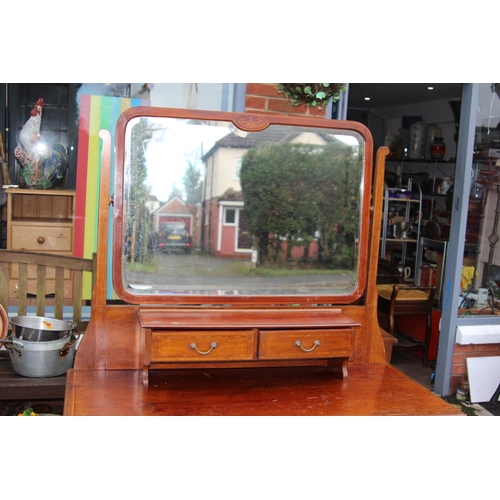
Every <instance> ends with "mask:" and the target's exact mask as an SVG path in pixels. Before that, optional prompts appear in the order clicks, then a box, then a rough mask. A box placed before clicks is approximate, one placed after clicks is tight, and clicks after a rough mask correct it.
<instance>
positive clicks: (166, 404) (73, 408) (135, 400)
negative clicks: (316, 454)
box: [64, 363, 464, 416]
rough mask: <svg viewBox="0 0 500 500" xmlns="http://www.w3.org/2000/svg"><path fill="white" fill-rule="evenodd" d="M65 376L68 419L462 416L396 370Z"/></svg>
mask: <svg viewBox="0 0 500 500" xmlns="http://www.w3.org/2000/svg"><path fill="white" fill-rule="evenodd" d="M150 377H151V379H150V385H149V386H147V387H144V386H143V385H142V384H141V382H140V372H139V371H134V370H123V371H122V370H116V371H74V370H70V371H69V372H68V374H67V385H66V397H65V409H64V414H65V415H103V416H104V415H112V416H116V415H138V416H141V415H142V416H147V415H158V416H160V415H164V416H167V415H176V416H190V415H197V416H203V415H212V416H218V415H220V416H222V415H234V416H237V415H244V416H257V415H259V416H260V415H282V416H292V415H309V416H313V415H318V416H319V415H331V416H356V415H363V416H372V415H382V416H383V415H414V416H421V415H422V416H423V415H464V414H463V413H461V412H460V411H459V410H457V409H455V408H454V407H452V406H450V405H449V404H447V403H446V402H444V401H443V400H442V399H441V398H439V397H438V396H437V395H435V394H433V393H431V392H429V391H428V390H427V389H425V388H424V387H422V386H421V385H419V384H418V383H416V382H415V381H413V380H411V379H410V378H409V377H407V376H406V375H404V374H403V373H401V372H400V371H399V370H397V369H396V368H394V367H393V366H391V365H390V364H383V363H381V364H366V365H355V366H351V367H350V368H349V377H348V379H347V380H339V379H336V378H334V377H333V376H332V374H331V373H329V372H328V371H327V370H326V369H325V368H323V367H294V368H265V369H261V368H259V369H255V368H250V369H226V370H214V369H212V370H204V369H191V370H165V371H161V372H160V371H158V372H154V371H152V372H151V374H150Z"/></svg>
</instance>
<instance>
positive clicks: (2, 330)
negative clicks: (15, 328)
mask: <svg viewBox="0 0 500 500" xmlns="http://www.w3.org/2000/svg"><path fill="white" fill-rule="evenodd" d="M8 330H9V317H8V316H7V313H6V312H5V309H4V308H3V306H2V305H1V304H0V339H4V338H6V337H7V331H8Z"/></svg>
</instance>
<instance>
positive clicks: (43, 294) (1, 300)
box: [0, 250, 96, 328]
mask: <svg viewBox="0 0 500 500" xmlns="http://www.w3.org/2000/svg"><path fill="white" fill-rule="evenodd" d="M13 265H16V266H17V267H18V270H17V277H16V280H17V297H15V298H13V297H9V280H11V279H12V278H11V277H12V276H13V274H12V273H11V266H13ZM95 267H96V258H95V254H94V256H93V258H92V259H84V258H80V257H72V256H67V255H54V254H46V253H40V252H24V251H17V250H0V305H2V306H3V308H4V309H5V310H6V311H8V308H9V305H12V304H15V305H17V313H18V315H19V316H25V315H26V314H27V311H28V305H29V304H31V303H32V302H33V300H34V302H35V306H36V315H37V316H45V311H46V308H47V306H52V305H53V306H54V317H55V318H56V319H63V309H64V306H65V305H71V306H72V320H73V321H74V322H75V323H76V324H77V326H79V327H80V328H84V327H85V325H86V323H84V322H82V303H83V300H82V299H83V281H84V280H83V276H84V273H85V272H88V273H91V274H92V291H93V290H94V282H95V277H96V273H95ZM32 268H36V271H34V272H35V273H36V297H35V298H33V297H32V295H33V294H32V293H29V291H28V283H29V277H30V276H32V274H31V273H29V272H28V271H29V269H32ZM50 268H52V269H53V270H54V271H53V272H52V271H50V272H49V270H50ZM68 272H69V273H70V279H71V281H72V294H71V298H69V299H68V298H65V287H64V282H65V281H67V280H68ZM32 273H33V271H32ZM48 274H50V275H51V276H52V275H54V281H55V287H54V293H53V294H52V293H50V294H47V275H48ZM32 279H33V278H31V280H32Z"/></svg>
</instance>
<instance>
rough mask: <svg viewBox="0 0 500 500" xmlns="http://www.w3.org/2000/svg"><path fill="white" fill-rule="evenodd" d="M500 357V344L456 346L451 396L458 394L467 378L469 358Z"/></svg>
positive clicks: (451, 379)
mask: <svg viewBox="0 0 500 500" xmlns="http://www.w3.org/2000/svg"><path fill="white" fill-rule="evenodd" d="M487 356H500V344H466V345H461V344H455V348H454V349H453V364H452V367H451V377H450V394H455V393H456V392H457V387H458V384H459V383H460V381H461V380H462V379H463V378H465V379H466V378H467V358H472V357H476V358H478V357H487Z"/></svg>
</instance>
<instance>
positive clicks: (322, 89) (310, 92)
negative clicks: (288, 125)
mask: <svg viewBox="0 0 500 500" xmlns="http://www.w3.org/2000/svg"><path fill="white" fill-rule="evenodd" d="M345 90H346V87H345V84H344V83H278V85H277V91H278V93H280V94H284V95H285V96H286V97H287V98H288V100H289V101H290V104H291V105H292V106H299V105H300V104H304V105H306V106H309V107H317V108H318V109H323V108H324V107H325V106H326V105H327V104H328V102H329V101H330V100H332V102H337V101H338V100H339V99H340V95H341V94H342V92H345Z"/></svg>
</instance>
